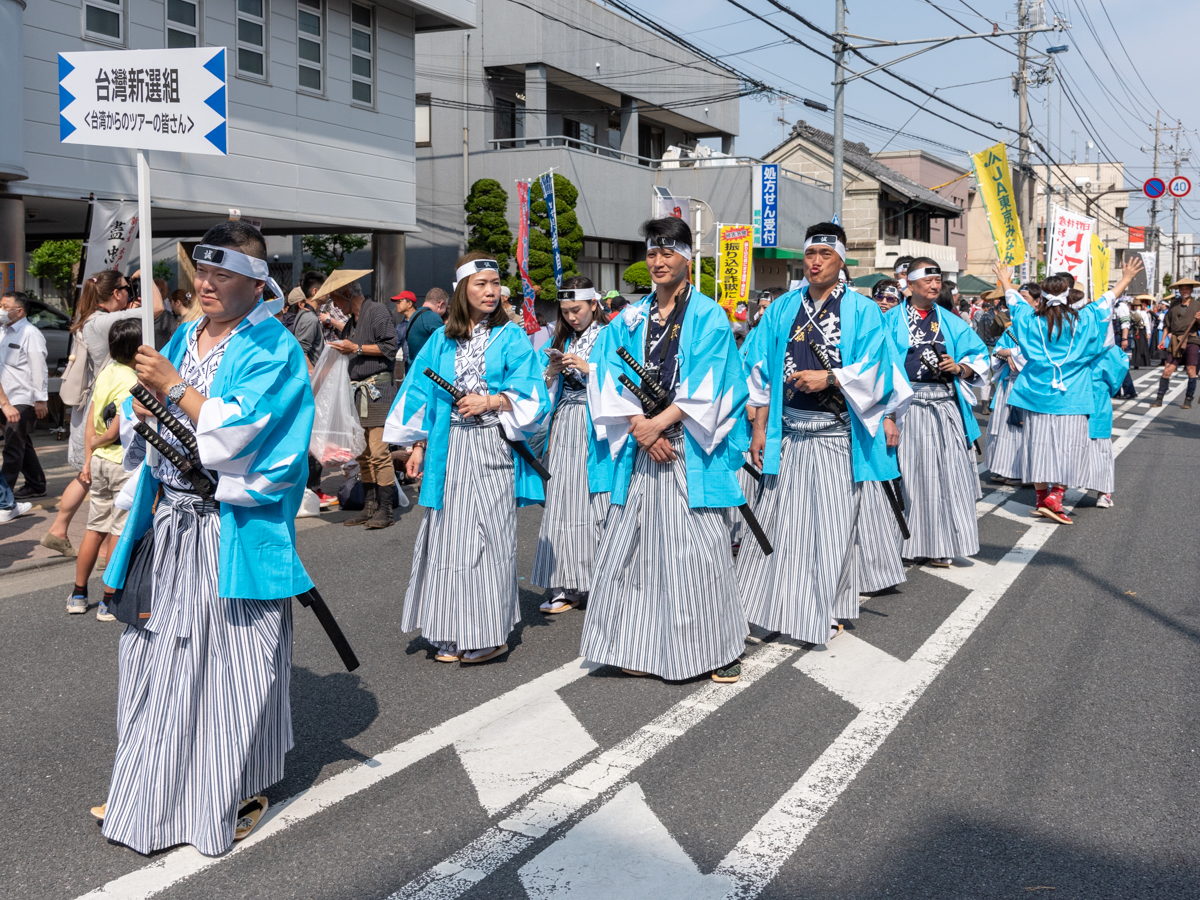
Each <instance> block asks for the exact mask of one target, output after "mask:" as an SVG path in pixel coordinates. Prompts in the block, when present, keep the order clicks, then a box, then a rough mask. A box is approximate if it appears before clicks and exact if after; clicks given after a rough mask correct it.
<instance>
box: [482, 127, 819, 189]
mask: <svg viewBox="0 0 1200 900" xmlns="http://www.w3.org/2000/svg"><path fill="white" fill-rule="evenodd" d="M488 143H489V144H490V145H491V149H492V150H545V149H548V148H562V149H566V150H578V151H580V152H584V153H591V154H594V155H595V156H600V157H605V158H607V159H614V160H617V161H618V162H625V163H633V164H636V165H639V166H646V167H647V168H650V169H661V170H663V171H667V172H670V171H675V170H678V169H721V168H728V167H734V166H757V165H761V164H762V163H763V160H761V159H758V158H756V157H753V156H708V157H704V156H700V157H697V156H685V157H682V158H679V159H654V158H653V157H649V156H640V155H638V154H636V153H628V152H626V151H624V150H620V149H617V148H616V147H606V146H603V145H601V144H594V143H592V142H591V141H584V140H580V139H578V138H573V137H567V136H566V135H551V136H549V137H543V138H528V137H522V138H495V139H493V140H490V141H488ZM779 171H780V173H782V174H783V175H784V177H786V178H789V179H791V180H792V181H799V182H801V183H803V184H812V185H816V186H817V187H825V188H827V187H832V185H831V184H830V183H829V182H828V181H821V180H820V179H819V178H813V177H812V176H811V175H805V174H804V173H803V172H797V171H795V170H794V169H788V168H786V167H784V166H780V167H779Z"/></svg>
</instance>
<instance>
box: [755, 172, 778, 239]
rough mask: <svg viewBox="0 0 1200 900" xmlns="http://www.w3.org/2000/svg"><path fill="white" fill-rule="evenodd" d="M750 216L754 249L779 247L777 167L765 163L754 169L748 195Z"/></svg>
mask: <svg viewBox="0 0 1200 900" xmlns="http://www.w3.org/2000/svg"><path fill="white" fill-rule="evenodd" d="M750 198H751V199H750V204H751V209H750V215H751V217H752V221H753V223H754V246H755V247H778V246H779V166H778V164H775V163H765V164H763V165H761V166H755V167H754V184H753V186H752V188H751V193H750Z"/></svg>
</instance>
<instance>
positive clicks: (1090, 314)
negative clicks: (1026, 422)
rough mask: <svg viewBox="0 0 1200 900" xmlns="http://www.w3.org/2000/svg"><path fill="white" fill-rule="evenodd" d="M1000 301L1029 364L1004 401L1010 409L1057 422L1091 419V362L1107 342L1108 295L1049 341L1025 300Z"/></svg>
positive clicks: (1109, 339)
mask: <svg viewBox="0 0 1200 900" xmlns="http://www.w3.org/2000/svg"><path fill="white" fill-rule="evenodd" d="M1004 296H1005V299H1006V300H1007V301H1008V310H1009V313H1010V314H1011V315H1012V327H1013V333H1014V334H1015V335H1016V336H1017V343H1019V344H1020V345H1021V352H1022V353H1024V354H1025V358H1026V359H1027V360H1028V362H1027V363H1026V365H1025V367H1024V368H1023V369H1021V374H1020V375H1018V376H1017V382H1016V384H1014V385H1013V389H1012V393H1010V394H1009V395H1008V403H1009V405H1010V406H1016V407H1018V408H1019V409H1027V410H1030V411H1031V412H1036V413H1047V414H1050V415H1057V416H1090V415H1091V414H1092V412H1093V401H1092V361H1093V360H1095V359H1096V358H1097V357H1098V356H1100V355H1101V354H1103V353H1104V350H1105V347H1106V346H1108V345H1109V344H1111V342H1112V330H1111V328H1110V326H1109V321H1108V320H1109V317H1110V316H1111V314H1112V303H1113V296H1112V293H1111V292H1107V293H1105V294H1104V296H1102V297H1101V298H1100V299H1099V300H1097V301H1096V302H1095V303H1089V304H1088V305H1087V306H1085V307H1083V309H1081V310H1079V318H1078V319H1076V320H1075V322H1074V323H1071V322H1070V321H1068V320H1064V321H1063V327H1062V329H1061V330H1059V331H1057V332H1055V334H1054V335H1050V334H1049V327H1048V324H1047V322H1046V320H1045V319H1044V318H1042V317H1041V316H1039V315H1037V314H1036V313H1035V312H1034V309H1033V307H1032V306H1030V305H1029V303H1027V302H1026V300H1025V298H1024V297H1022V296H1021V295H1020V294H1018V293H1017V292H1016V291H1008V292H1007V293H1006V294H1005V295H1004ZM1056 385H1061V388H1060V387H1056Z"/></svg>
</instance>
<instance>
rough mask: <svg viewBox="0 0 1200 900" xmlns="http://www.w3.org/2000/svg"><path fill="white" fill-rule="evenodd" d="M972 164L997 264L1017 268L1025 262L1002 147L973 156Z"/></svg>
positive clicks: (1010, 177)
mask: <svg viewBox="0 0 1200 900" xmlns="http://www.w3.org/2000/svg"><path fill="white" fill-rule="evenodd" d="M971 160H972V162H973V163H974V164H975V181H976V182H977V183H978V187H979V195H980V196H981V197H982V198H983V206H984V209H985V210H987V217H988V225H990V226H991V229H992V240H993V241H995V243H996V255H997V256H998V257H999V258H1000V264H1001V265H1005V266H1019V265H1021V263H1023V262H1025V239H1024V238H1023V237H1022V236H1021V223H1020V220H1019V219H1018V218H1017V203H1016V195H1015V194H1014V193H1013V183H1012V170H1011V169H1010V168H1009V165H1008V153H1007V152H1006V151H1005V148H1004V145H1003V144H996V145H995V146H994V147H988V148H987V149H986V150H984V151H982V152H980V153H976V154H974V155H973V156H972V157H971Z"/></svg>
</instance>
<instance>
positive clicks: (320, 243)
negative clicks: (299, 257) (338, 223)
mask: <svg viewBox="0 0 1200 900" xmlns="http://www.w3.org/2000/svg"><path fill="white" fill-rule="evenodd" d="M369 243H371V239H370V238H369V237H367V236H366V235H365V234H306V235H304V237H302V238H300V246H301V247H302V248H303V249H304V252H305V253H307V254H308V255H309V256H311V257H312V268H314V269H316V270H317V271H318V272H324V273H325V274H326V275H328V274H329V273H330V272H332V271H333V270H334V269H340V268H341V267H342V265H343V264H344V263H345V262H346V255H347V254H349V253H357V252H358V251H359V250H362V249H363V248H364V247H366V246H367V245H368V244H369Z"/></svg>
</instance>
